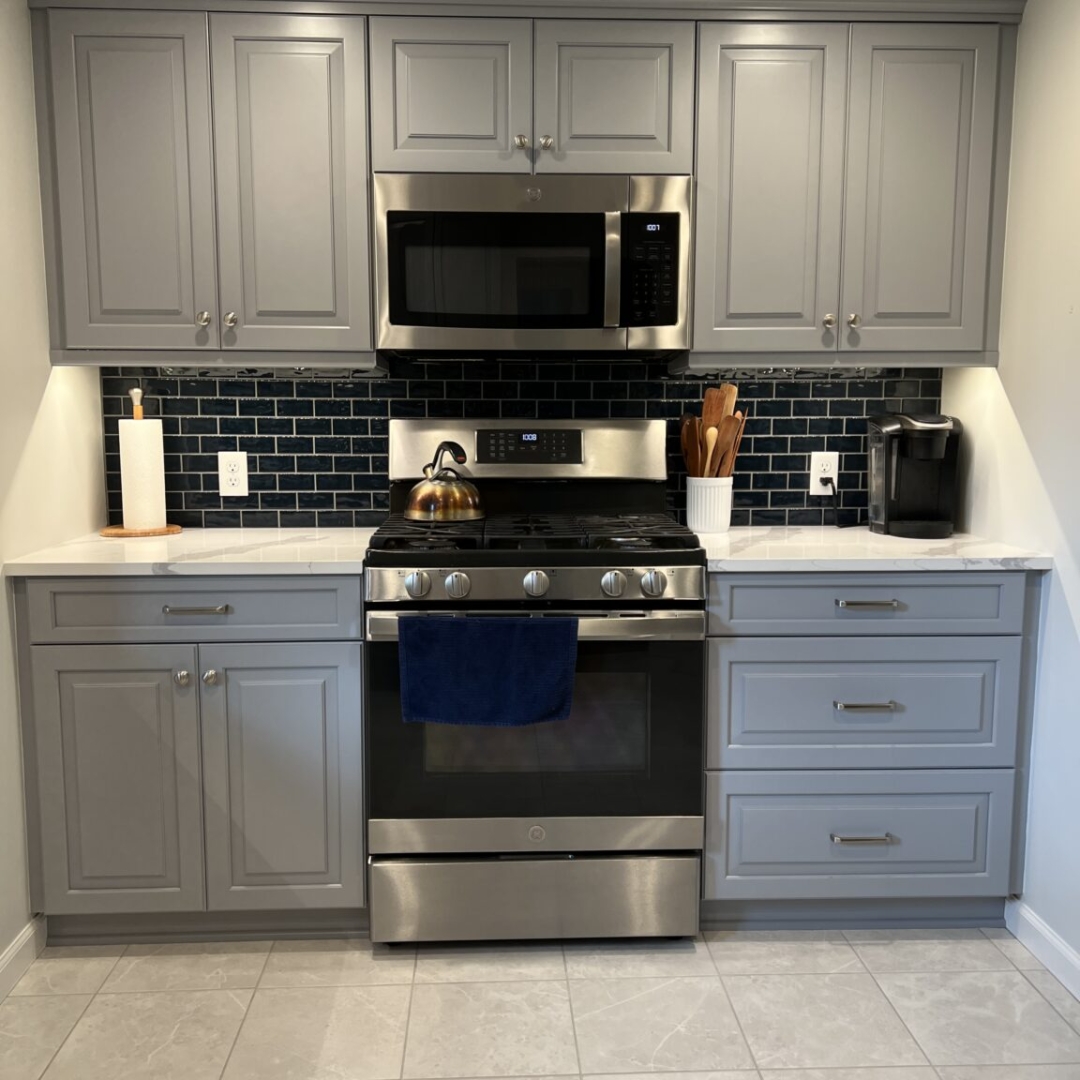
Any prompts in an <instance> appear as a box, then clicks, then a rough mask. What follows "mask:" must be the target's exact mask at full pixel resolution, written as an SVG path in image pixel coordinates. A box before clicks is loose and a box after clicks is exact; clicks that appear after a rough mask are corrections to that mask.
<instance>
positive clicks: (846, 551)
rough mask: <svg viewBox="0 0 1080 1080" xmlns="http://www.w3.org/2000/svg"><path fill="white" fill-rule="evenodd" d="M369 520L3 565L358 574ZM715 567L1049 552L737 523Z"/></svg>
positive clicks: (866, 566) (1037, 566)
mask: <svg viewBox="0 0 1080 1080" xmlns="http://www.w3.org/2000/svg"><path fill="white" fill-rule="evenodd" d="M373 532H374V529H188V530H185V531H184V532H182V533H179V534H178V535H176V536H163V537H145V538H142V539H133V540H106V539H103V538H102V537H100V536H98V535H97V534H91V535H90V536H83V537H79V538H78V539H76V540H70V541H68V542H67V543H66V544H59V545H57V546H56V547H51V548H45V549H44V550H42V551H36V552H33V553H32V554H29V555H24V556H22V558H19V559H13V560H11V561H10V562H9V563H7V564H6V565H5V566H4V573H5V574H6V575H7V576H8V577H51V576H59V577H83V576H86V577H96V576H104V577H137V576H147V577H150V576H154V575H162V576H165V575H203V574H359V573H361V572H362V571H363V568H364V552H365V551H366V549H367V546H368V541H369V539H370V538H371V534H372V533H373ZM701 540H702V543H703V544H704V545H705V548H706V550H707V553H708V558H709V569H710V570H713V571H719V572H727V573H730V572H743V573H747V572H751V571H752V572H761V571H773V572H776V571H779V572H783V571H803V572H805V571H815V570H861V571H883V570H885V571H889V570H1049V569H1050V568H1051V566H1052V565H1053V564H1052V560H1051V558H1050V556H1048V555H1045V554H1041V553H1039V552H1033V551H1024V550H1022V549H1020V548H1014V547H1010V546H1009V545H1008V544H999V543H995V542H994V541H991V540H985V539H983V538H981V537H978V536H970V535H966V534H963V533H959V534H957V535H956V536H953V537H951V538H950V539H948V540H903V539H900V538H899V537H895V536H878V535H877V534H875V533H871V532H870V531H869V530H868V529H866V528H856V529H836V528H833V527H832V526H824V527H820V526H818V527H814V526H806V527H791V528H739V529H732V530H731V531H730V532H726V533H708V534H703V535H702V537H701Z"/></svg>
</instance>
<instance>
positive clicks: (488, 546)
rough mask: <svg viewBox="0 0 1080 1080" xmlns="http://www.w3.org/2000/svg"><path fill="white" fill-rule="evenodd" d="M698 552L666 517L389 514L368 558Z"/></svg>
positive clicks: (495, 560)
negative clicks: (448, 518) (458, 518)
mask: <svg viewBox="0 0 1080 1080" xmlns="http://www.w3.org/2000/svg"><path fill="white" fill-rule="evenodd" d="M700 550H701V545H700V543H699V542H698V538H697V537H696V536H695V535H694V533H692V532H691V531H690V530H689V529H688V528H686V526H685V525H680V524H679V523H678V522H677V521H676V520H675V518H674V517H672V516H671V515H670V514H661V513H610V514H600V513H596V514H495V515H492V516H490V517H488V518H485V519H483V520H481V521H467V522H456V523H435V522H422V521H407V520H405V518H404V516H403V515H401V514H392V515H391V516H390V517H389V518H388V519H387V520H386V522H384V524H383V525H381V526H380V527H379V528H378V530H377V531H376V532H375V534H374V536H373V537H372V538H371V546H370V555H371V556H374V557H375V558H374V561H375V562H376V564H381V565H384V566H385V565H397V564H400V563H404V562H410V563H411V562H415V561H417V557H418V556H435V557H436V561H440V560H445V559H446V557H447V556H448V555H459V554H462V553H466V552H478V551H483V552H484V553H485V560H486V561H488V562H491V563H492V564H495V565H517V564H518V563H520V564H521V565H524V563H526V562H530V561H532V560H533V559H534V558H535V556H536V555H537V554H540V553H550V554H552V555H564V556H568V558H567V560H566V561H567V562H570V563H575V562H578V563H581V564H586V563H591V562H592V560H591V559H585V558H580V557H578V556H581V555H586V554H587V553H590V552H592V553H601V554H604V556H605V558H606V559H608V560H610V559H612V558H617V557H618V554H619V553H625V554H626V555H636V554H640V555H649V556H653V557H655V556H661V555H662V556H663V557H664V558H665V559H666V560H668V561H671V560H672V559H674V560H675V561H678V562H681V561H683V558H680V556H683V557H685V556H686V555H688V554H694V553H699V552H700ZM514 556H520V558H515V557H514ZM687 561H690V562H696V561H699V560H698V559H696V558H691V559H690V560H687Z"/></svg>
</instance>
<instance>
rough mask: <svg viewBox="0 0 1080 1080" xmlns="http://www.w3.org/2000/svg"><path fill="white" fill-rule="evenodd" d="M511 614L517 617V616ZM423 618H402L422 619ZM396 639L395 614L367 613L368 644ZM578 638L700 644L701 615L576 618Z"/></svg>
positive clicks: (421, 616)
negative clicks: (369, 642)
mask: <svg viewBox="0 0 1080 1080" xmlns="http://www.w3.org/2000/svg"><path fill="white" fill-rule="evenodd" d="M503 614H507V613H503ZM511 614H513V615H516V616H518V617H520V614H521V613H520V612H514V613H511ZM425 615H426V613H425ZM425 615H407V616H405V617H406V618H424V617H425ZM431 617H432V618H454V617H455V616H453V615H450V614H449V613H445V614H444V613H438V614H434V613H433V614H432V616H431ZM456 617H458V618H461V617H462V616H456ZM492 617H498V616H495V615H493V616H492ZM397 639H398V615H397V613H396V612H380V613H373V612H368V616H367V640H368V641H397ZM578 639H579V640H582V641H704V640H705V616H704V615H703V614H697V613H682V612H658V613H656V614H654V615H644V616H640V617H633V618H625V617H624V618H618V617H616V618H608V617H606V616H597V617H592V618H590V617H589V616H579V617H578Z"/></svg>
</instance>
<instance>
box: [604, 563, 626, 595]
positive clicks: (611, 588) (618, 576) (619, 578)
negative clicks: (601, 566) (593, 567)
mask: <svg viewBox="0 0 1080 1080" xmlns="http://www.w3.org/2000/svg"><path fill="white" fill-rule="evenodd" d="M600 588H601V589H603V590H604V595H605V596H610V597H611V598H612V599H613V600H615V599H618V598H619V597H620V596H622V594H623V593H624V592H625V591H626V575H625V574H624V573H623V572H622V571H621V570H609V571H608V572H607V573H606V574H605V575H604V576H603V577H602V578H601V579H600Z"/></svg>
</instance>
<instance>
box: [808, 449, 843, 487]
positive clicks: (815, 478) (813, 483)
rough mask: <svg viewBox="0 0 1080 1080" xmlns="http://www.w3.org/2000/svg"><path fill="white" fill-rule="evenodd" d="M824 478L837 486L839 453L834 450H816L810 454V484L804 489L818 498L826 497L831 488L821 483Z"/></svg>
mask: <svg viewBox="0 0 1080 1080" xmlns="http://www.w3.org/2000/svg"><path fill="white" fill-rule="evenodd" d="M825 479H829V480H832V482H833V483H834V484H835V485H836V486H837V488H839V486H840V455H839V454H838V453H836V451H835V450H818V451H816V452H815V453H812V454H811V455H810V485H809V487H808V488H807V489H806V490H807V491H808V492H809V493H810V494H811V495H816V496H818V497H819V498H822V499H824V498H828V497H829V496H830V495H832V488H831V487H830V486H829V485H828V484H825V485H822V483H821V481H822V480H825Z"/></svg>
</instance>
